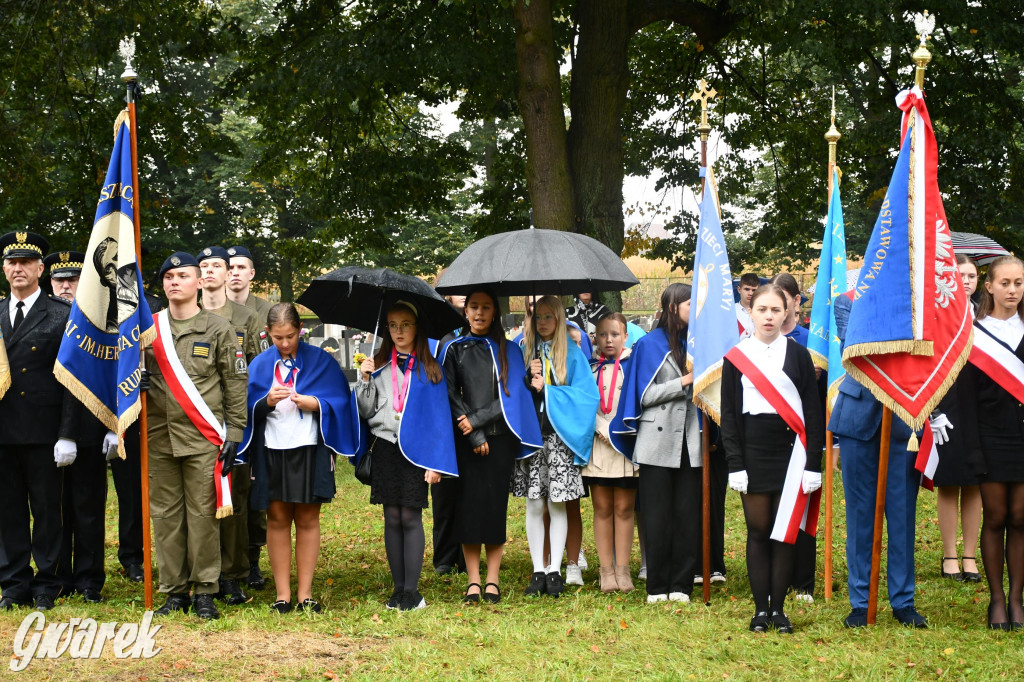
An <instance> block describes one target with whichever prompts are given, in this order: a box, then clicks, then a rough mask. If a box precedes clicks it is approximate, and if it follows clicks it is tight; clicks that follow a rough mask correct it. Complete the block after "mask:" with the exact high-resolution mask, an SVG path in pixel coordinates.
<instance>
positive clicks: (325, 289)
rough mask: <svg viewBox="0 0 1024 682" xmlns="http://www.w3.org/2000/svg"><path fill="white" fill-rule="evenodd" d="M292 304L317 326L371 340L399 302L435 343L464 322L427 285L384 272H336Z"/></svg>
mask: <svg viewBox="0 0 1024 682" xmlns="http://www.w3.org/2000/svg"><path fill="white" fill-rule="evenodd" d="M296 301H297V302H298V303H301V304H302V305H304V306H306V307H307V308H309V309H310V310H312V311H313V312H314V313H316V315H317V317H319V318H320V321H321V322H326V323H331V324H343V325H345V326H346V327H355V328H356V329H362V330H363V331H373V333H374V335H376V333H377V328H378V327H380V326H386V325H387V320H386V319H385V313H386V312H387V309H388V308H390V307H391V306H392V305H394V304H395V302H397V301H407V302H409V303H411V304H413V305H414V306H415V307H416V310H417V313H418V315H417V321H418V325H419V328H420V329H421V330H422V331H424V332H425V333H426V334H427V336H428V337H430V338H433V339H439V338H441V337H442V336H444V335H445V334H447V333H448V332H450V331H452V330H453V329H456V328H458V327H461V326H462V325H463V323H464V322H465V320H464V319H463V317H462V316H461V315H459V312H458V311H457V310H455V308H453V307H452V306H451V305H449V303H448V301H446V300H444V298H443V297H442V296H441V295H440V294H438V293H437V292H436V291H434V290H433V289H432V288H431V287H430V285H429V284H427V283H426V282H424V281H423V280H421V279H420V278H418V277H411V276H409V275H403V274H400V273H397V272H395V271H393V270H388V269H387V268H382V269H373V268H364V267H360V266H358V265H349V266H346V267H343V268H338V269H337V270H335V271H334V272H329V273H327V274H326V275H321V276H320V277H317V278H316V279H314V280H313V281H312V282H310V284H309V288H307V289H306V290H305V291H304V292H302V295H301V296H299V297H298V299H296Z"/></svg>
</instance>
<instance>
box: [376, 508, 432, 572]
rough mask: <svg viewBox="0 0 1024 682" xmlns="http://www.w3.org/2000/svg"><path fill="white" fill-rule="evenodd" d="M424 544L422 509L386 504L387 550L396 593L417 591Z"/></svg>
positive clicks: (385, 540)
mask: <svg viewBox="0 0 1024 682" xmlns="http://www.w3.org/2000/svg"><path fill="white" fill-rule="evenodd" d="M425 545H426V540H425V539H424V537H423V510H422V509H418V508H416V507H400V506H399V505H397V504H386V505H384V551H385V552H386V553H387V555H388V567H389V568H390V569H391V577H392V579H393V580H394V581H395V591H396V592H405V591H409V592H412V591H413V590H415V589H417V586H418V585H419V582H420V570H421V569H422V568H423V551H424V549H425Z"/></svg>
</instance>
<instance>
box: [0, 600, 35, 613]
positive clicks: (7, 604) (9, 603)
mask: <svg viewBox="0 0 1024 682" xmlns="http://www.w3.org/2000/svg"><path fill="white" fill-rule="evenodd" d="M28 605H29V603H28V602H27V601H17V600H16V599H14V598H13V597H4V598H3V599H0V611H13V610H14V609H15V608H16V607H18V606H28Z"/></svg>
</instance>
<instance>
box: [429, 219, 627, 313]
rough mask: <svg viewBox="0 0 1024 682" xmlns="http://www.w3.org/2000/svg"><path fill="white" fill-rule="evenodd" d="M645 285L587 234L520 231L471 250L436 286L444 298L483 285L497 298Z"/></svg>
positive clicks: (497, 236) (485, 241) (472, 246)
mask: <svg viewBox="0 0 1024 682" xmlns="http://www.w3.org/2000/svg"><path fill="white" fill-rule="evenodd" d="M639 283H640V282H639V281H638V280H637V278H636V277H635V276H634V275H633V273H632V272H630V271H629V268H627V267H626V264H625V263H623V262H622V259H621V258H619V256H618V255H616V254H615V252H614V251H612V250H611V249H609V248H608V247H607V246H605V245H604V244H602V243H601V242H599V241H597V240H596V239H591V238H590V237H587V236H584V235H582V234H575V233H573V232H560V231H558V230H538V229H534V228H530V229H528V230H517V231H515V232H502V233H501V234H495V235H491V236H490V237H485V238H483V239H481V240H480V241H478V242H474V243H473V244H470V245H469V248H467V249H466V250H465V251H463V252H462V253H461V254H459V257H458V258H456V259H455V261H454V262H453V263H452V264H451V266H450V267H449V268H448V269H447V270H445V273H444V274H443V275H442V276H441V279H440V281H438V283H437V290H438V291H440V292H441V293H444V294H463V295H464V294H468V293H469V292H470V290H471V289H473V288H474V287H478V286H481V285H487V286H489V287H491V288H492V289H493V290H494V292H495V293H496V294H497V295H498V296H530V295H533V294H535V293H538V292H540V293H544V294H578V293H585V292H598V291H621V290H623V289H628V288H629V287H631V286H633V285H634V284H639Z"/></svg>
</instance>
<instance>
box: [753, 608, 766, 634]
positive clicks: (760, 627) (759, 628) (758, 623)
mask: <svg viewBox="0 0 1024 682" xmlns="http://www.w3.org/2000/svg"><path fill="white" fill-rule="evenodd" d="M750 631H751V632H768V612H767V611H758V612H757V613H755V614H754V617H753V618H751V619H750Z"/></svg>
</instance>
